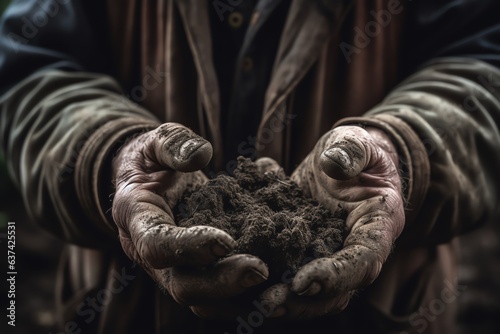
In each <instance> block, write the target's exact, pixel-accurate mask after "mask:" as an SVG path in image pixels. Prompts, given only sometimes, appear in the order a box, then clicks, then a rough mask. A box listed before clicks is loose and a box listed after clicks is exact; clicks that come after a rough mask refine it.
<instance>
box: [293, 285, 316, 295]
mask: <svg viewBox="0 0 500 334" xmlns="http://www.w3.org/2000/svg"><path fill="white" fill-rule="evenodd" d="M320 291H321V285H320V284H319V283H318V282H312V283H311V284H310V285H309V287H308V288H307V289H306V290H304V291H301V292H299V293H297V294H298V295H299V296H314V295H316V294H318V293H319V292H320Z"/></svg>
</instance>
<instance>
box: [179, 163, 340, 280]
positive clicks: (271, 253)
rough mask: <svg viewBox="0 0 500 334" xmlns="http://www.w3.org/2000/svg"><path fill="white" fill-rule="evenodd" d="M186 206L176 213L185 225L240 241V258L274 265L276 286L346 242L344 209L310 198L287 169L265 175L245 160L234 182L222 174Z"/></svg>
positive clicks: (190, 195)
mask: <svg viewBox="0 0 500 334" xmlns="http://www.w3.org/2000/svg"><path fill="white" fill-rule="evenodd" d="M180 203H182V204H178V205H177V206H176V208H175V210H174V211H175V215H176V221H177V222H178V224H179V226H183V227H190V226H195V225H209V226H214V227H217V228H219V229H222V230H224V231H226V232H227V233H228V234H229V235H231V236H232V237H233V238H234V239H235V240H236V241H237V249H236V250H235V251H234V253H245V254H253V255H256V256H258V257H259V258H260V259H262V260H263V261H264V262H265V263H266V264H267V265H268V267H269V273H270V275H269V279H268V282H271V283H272V282H274V283H276V282H279V281H281V280H282V277H283V276H284V275H287V276H288V277H290V275H289V274H292V275H293V274H295V273H296V272H297V270H298V269H299V267H300V266H302V265H304V264H305V263H306V262H308V261H310V260H312V259H313V258H318V257H325V256H330V255H331V254H332V253H333V252H335V251H336V250H338V249H339V248H340V247H341V245H342V242H343V239H344V237H345V222H344V220H343V219H342V216H343V210H342V208H338V210H337V211H336V212H332V211H330V210H328V209H326V208H325V207H323V206H321V205H320V204H318V203H317V202H315V201H314V200H312V199H310V198H306V197H304V195H303V193H302V191H301V190H300V188H299V186H298V185H297V184H296V183H294V182H293V181H291V180H290V179H289V178H288V177H286V175H285V174H284V172H283V171H282V170H280V171H279V172H277V173H274V172H267V173H263V172H261V171H259V170H258V167H257V166H256V165H255V164H254V163H253V162H251V160H249V159H245V158H243V157H239V158H238V167H237V168H236V170H235V171H234V177H232V176H227V175H219V176H218V177H216V178H214V179H211V180H209V181H208V182H207V183H206V184H204V185H203V186H200V187H198V188H197V189H194V190H193V191H191V192H188V193H186V194H185V196H184V198H183V199H182V200H181V201H180Z"/></svg>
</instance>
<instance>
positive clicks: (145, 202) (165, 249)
mask: <svg viewBox="0 0 500 334" xmlns="http://www.w3.org/2000/svg"><path fill="white" fill-rule="evenodd" d="M129 187H130V188H131V189H129V190H130V191H124V190H122V191H119V192H117V194H116V196H115V199H114V204H113V219H114V220H115V222H116V223H117V225H118V226H120V227H121V228H122V230H123V231H126V233H125V232H124V237H129V238H130V239H131V241H132V243H133V245H134V246H135V251H136V252H137V255H138V256H139V258H140V260H142V261H143V262H145V263H147V264H148V265H149V266H151V267H153V268H166V267H171V266H176V265H186V264H190V265H206V264H211V263H214V262H215V261H217V259H219V258H220V257H223V256H225V255H227V254H228V253H229V252H231V251H232V250H233V248H234V247H235V246H236V242H235V241H234V239H233V238H231V236H229V235H228V234H227V233H226V232H224V231H222V230H219V229H216V228H213V227H209V226H194V227H189V228H182V227H178V226H176V225H175V223H174V221H173V219H172V216H173V215H172V212H171V209H170V207H169V206H168V205H167V204H166V202H165V200H164V199H163V197H161V196H160V195H157V194H154V193H151V192H150V191H147V190H144V189H137V188H134V187H132V186H129ZM125 227H126V228H125ZM128 255H129V256H130V254H128Z"/></svg>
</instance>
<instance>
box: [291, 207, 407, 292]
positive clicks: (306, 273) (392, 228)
mask: <svg viewBox="0 0 500 334" xmlns="http://www.w3.org/2000/svg"><path fill="white" fill-rule="evenodd" d="M398 230H399V227H398V224H396V223H395V222H394V221H393V220H392V218H391V217H390V216H389V214H388V213H387V212H383V211H380V210H379V211H370V214H367V215H364V216H361V217H360V218H359V219H358V220H357V221H356V222H355V223H354V225H353V228H352V230H351V232H350V234H349V235H348V237H347V238H346V240H345V242H344V248H343V249H341V250H340V251H338V252H336V253H334V254H333V255H332V256H331V257H329V258H320V259H316V260H313V261H311V262H310V263H308V264H306V265H304V266H303V267H302V268H301V269H300V270H299V271H298V272H297V275H295V277H294V279H293V281H292V286H291V289H292V291H294V292H295V293H297V294H299V295H305V296H313V295H316V294H319V293H322V294H329V295H335V294H341V293H344V292H348V291H352V290H356V289H359V288H362V287H365V286H367V285H368V284H370V283H371V282H373V280H375V278H376V277H377V276H378V274H379V273H380V270H381V268H382V264H383V263H384V262H385V260H386V259H387V257H388V256H389V253H390V251H391V248H392V244H393V242H394V240H395V239H396V237H397V235H398V233H399V231H398Z"/></svg>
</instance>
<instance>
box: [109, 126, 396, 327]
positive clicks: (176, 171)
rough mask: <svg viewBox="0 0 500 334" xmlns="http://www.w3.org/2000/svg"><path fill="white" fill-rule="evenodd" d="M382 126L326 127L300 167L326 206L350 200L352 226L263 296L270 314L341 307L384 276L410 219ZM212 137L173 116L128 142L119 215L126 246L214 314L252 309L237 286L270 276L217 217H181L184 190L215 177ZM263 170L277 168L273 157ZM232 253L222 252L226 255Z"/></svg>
mask: <svg viewBox="0 0 500 334" xmlns="http://www.w3.org/2000/svg"><path fill="white" fill-rule="evenodd" d="M395 152H396V151H395V148H394V146H393V144H392V143H391V141H390V139H389V138H388V137H387V136H386V135H385V134H384V133H383V132H382V131H380V130H377V129H373V128H372V129H367V130H364V129H362V128H360V127H355V126H342V127H338V128H335V129H334V130H332V131H330V132H328V133H327V134H325V135H324V136H323V137H322V138H321V140H320V141H318V143H317V145H316V147H315V148H314V150H313V151H312V152H311V153H310V154H309V156H308V157H307V158H306V159H305V160H304V161H303V162H302V163H301V164H300V165H299V167H298V168H297V169H296V171H295V172H294V173H293V175H292V179H293V180H294V181H295V182H297V183H298V184H299V185H300V186H301V187H302V189H303V190H304V191H305V192H306V193H308V194H309V195H311V196H312V197H313V198H315V199H316V200H318V201H319V202H321V203H322V204H323V205H325V206H326V207H329V208H331V209H332V210H335V209H336V208H337V206H338V205H339V204H341V205H342V206H343V208H344V209H346V210H347V212H348V216H347V220H346V224H347V227H348V230H349V235H348V237H347V239H346V240H345V243H344V247H343V249H341V250H340V251H338V252H337V253H335V254H334V255H333V256H332V257H330V258H319V259H315V260H313V261H311V262H309V263H308V264H306V265H304V266H303V267H302V268H301V269H300V270H299V272H298V273H297V274H296V275H295V277H294V278H293V281H292V283H291V284H285V283H281V284H276V285H273V286H271V287H270V288H269V289H267V290H266V291H265V292H264V293H263V294H262V295H261V300H259V301H258V302H259V303H260V305H261V306H262V307H264V308H265V309H266V310H267V312H269V316H270V317H274V318H276V317H277V318H279V319H299V318H311V317H315V316H321V315H325V314H329V313H336V312H339V311H341V310H342V309H344V308H345V307H346V306H347V303H348V302H349V299H350V297H351V296H352V293H353V291H355V290H356V289H360V288H363V287H365V286H367V285H369V284H370V283H371V282H373V280H374V279H375V278H376V277H377V276H378V274H379V273H380V270H381V268H382V264H383V263H384V262H385V260H386V259H387V257H388V255H389V253H390V251H391V247H392V245H393V242H394V241H395V239H396V238H397V237H398V236H399V234H400V233H401V231H402V229H403V226H404V206H403V198H402V194H401V182H400V177H399V174H398V169H397V168H398V165H397V162H398V156H397V154H396V153H395ZM211 155H212V148H211V145H210V144H209V143H208V142H207V141H205V140H204V139H202V138H201V137H199V136H197V135H195V134H194V133H193V132H191V131H190V130H188V129H187V128H185V127H183V126H181V125H179V124H175V123H166V124H163V125H161V126H160V127H159V128H157V129H155V130H153V131H150V132H147V133H145V134H142V135H140V136H138V137H136V138H134V139H132V140H131V141H130V142H129V143H127V144H126V145H125V146H124V147H123V148H122V149H121V150H120V152H119V153H118V155H117V157H116V158H115V160H114V162H113V170H114V182H115V185H116V192H115V197H114V202H113V218H114V220H115V223H116V225H117V226H118V229H119V235H120V241H121V244H122V247H123V250H124V251H125V253H126V254H127V255H128V256H129V257H130V258H131V259H132V260H133V261H135V262H136V263H138V264H140V265H141V266H142V267H143V268H144V269H145V270H146V271H147V272H148V273H149V274H150V275H151V277H152V278H153V279H154V280H155V281H156V282H157V283H158V284H159V286H160V287H162V288H163V289H164V290H165V291H166V292H167V293H168V294H170V295H171V296H172V297H173V298H174V299H175V300H176V301H177V302H178V303H180V304H182V305H186V306H189V307H190V308H191V309H192V311H193V312H194V313H196V314H197V315H199V316H201V317H205V318H218V319H223V318H226V319H227V318H232V319H234V317H235V316H237V315H240V314H243V313H245V312H249V311H251V310H249V309H246V310H245V309H242V308H241V306H240V305H239V304H238V303H237V302H236V298H237V296H238V295H241V294H242V293H244V292H245V291H246V290H247V289H248V288H250V287H253V286H255V285H258V284H260V283H262V282H264V281H265V280H266V279H267V276H268V274H269V273H268V270H267V267H266V265H265V264H264V263H263V262H262V261H261V260H260V259H258V258H257V257H255V256H252V255H248V254H238V255H232V256H229V257H226V255H227V254H228V253H230V252H231V251H232V250H233V249H234V247H235V245H236V242H235V241H234V240H233V239H232V238H231V237H230V236H229V235H228V234H227V233H225V232H223V231H221V230H218V229H216V228H213V227H207V226H199V227H191V228H181V227H177V226H176V224H175V222H174V219H173V214H172V210H171V208H172V207H173V206H174V205H175V203H176V202H177V201H178V199H179V198H180V197H181V196H182V194H183V192H184V191H185V190H186V189H187V188H188V187H191V186H194V185H196V184H203V182H206V181H207V179H206V177H205V176H204V174H203V173H202V172H201V171H199V170H200V169H201V168H203V167H204V166H205V165H206V164H207V163H208V162H209V160H210V158H211ZM257 163H258V165H259V168H261V170H262V171H272V170H277V169H278V168H279V166H278V165H277V164H276V162H274V161H273V160H271V159H267V158H264V159H260V160H258V161H257ZM221 258H223V259H222V260H220V259H221Z"/></svg>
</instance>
